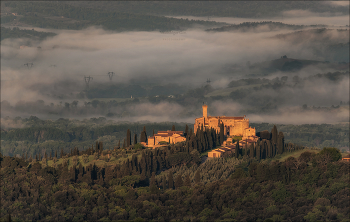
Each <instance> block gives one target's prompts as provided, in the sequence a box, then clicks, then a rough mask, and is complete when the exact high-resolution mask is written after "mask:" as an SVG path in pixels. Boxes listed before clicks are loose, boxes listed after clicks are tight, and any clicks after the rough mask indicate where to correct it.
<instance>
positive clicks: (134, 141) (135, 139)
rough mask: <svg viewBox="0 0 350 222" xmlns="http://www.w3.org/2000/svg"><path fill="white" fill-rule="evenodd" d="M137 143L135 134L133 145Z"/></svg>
mask: <svg viewBox="0 0 350 222" xmlns="http://www.w3.org/2000/svg"><path fill="white" fill-rule="evenodd" d="M136 143H137V134H136V133H135V135H134V145H135V144H136Z"/></svg>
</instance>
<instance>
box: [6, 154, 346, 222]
mask: <svg viewBox="0 0 350 222" xmlns="http://www.w3.org/2000/svg"><path fill="white" fill-rule="evenodd" d="M169 151H170V152H171V150H169ZM169 151H165V153H166V152H169ZM151 152H155V153H156V152H157V151H155V150H154V151H151ZM158 152H160V151H158ZM165 153H163V154H165ZM150 157H151V154H150V153H149V154H143V156H142V157H141V160H140V165H139V166H141V165H143V166H142V167H141V168H142V169H141V174H142V173H144V174H145V176H146V177H149V180H148V181H149V182H148V183H143V182H142V181H141V180H140V178H141V176H140V175H137V174H136V173H135V174H134V173H131V174H130V170H131V172H137V171H139V169H138V167H137V165H135V164H134V163H135V160H136V158H137V157H133V159H132V160H131V161H129V162H128V166H129V167H127V166H126V164H125V165H124V167H122V168H120V169H118V170H116V171H113V170H111V169H109V168H98V167H96V165H92V166H89V167H86V168H83V167H81V166H80V165H79V166H78V167H77V168H70V169H69V168H68V167H67V165H66V164H64V165H61V166H59V167H57V168H53V167H47V166H46V167H44V166H43V165H42V164H40V163H38V162H36V163H29V162H26V161H25V160H24V159H22V158H16V157H8V156H0V160H1V161H0V163H1V171H0V172H1V176H2V182H3V185H2V189H1V203H2V206H1V211H0V218H1V219H2V220H7V219H8V217H11V218H12V219H13V220H16V219H23V220H55V221H57V220H99V219H103V220H139V221H148V220H165V221H169V220H171V219H177V220H183V221H191V220H195V221H197V220H198V221H199V220H206V221H208V220H209V221H210V220H214V219H221V220H225V219H231V220H232V219H234V220H238V221H247V220H248V221H257V220H262V221H263V220H266V219H270V220H272V221H276V220H279V221H281V220H286V219H290V220H293V221H312V220H344V219H346V218H348V217H349V211H348V207H349V202H348V199H349V187H348V179H349V171H348V169H349V162H345V161H340V158H341V155H340V153H339V151H338V150H337V149H335V148H325V149H323V150H322V151H321V152H320V153H319V154H314V153H310V152H308V151H306V152H304V153H302V154H301V155H300V157H299V158H294V157H289V158H288V159H287V160H286V161H284V162H278V161H272V162H266V161H257V160H253V159H250V160H248V161H244V162H241V164H239V165H238V166H237V167H236V169H235V171H234V172H233V173H232V174H231V176H230V177H229V178H227V179H224V180H216V181H213V182H209V183H206V184H204V183H202V181H201V179H200V178H201V175H200V174H205V173H206V172H203V171H202V172H201V173H199V171H198V170H197V171H196V172H195V173H194V174H195V176H194V179H190V178H189V176H188V175H184V178H182V177H181V175H180V174H178V175H173V174H172V171H171V170H169V171H168V172H166V174H165V175H166V176H163V178H164V179H163V180H159V181H158V180H155V174H156V172H155V171H152V170H151V168H153V167H154V166H155V165H153V164H152V160H153V159H154V157H155V156H153V157H152V158H151V159H150ZM219 165H220V164H219ZM143 169H145V170H143ZM128 171H129V172H128ZM150 172H152V173H150ZM295 212H297V213H295Z"/></svg>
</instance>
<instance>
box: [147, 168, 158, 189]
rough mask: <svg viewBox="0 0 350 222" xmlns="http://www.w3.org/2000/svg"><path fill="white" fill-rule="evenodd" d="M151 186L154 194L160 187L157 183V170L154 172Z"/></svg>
mask: <svg viewBox="0 0 350 222" xmlns="http://www.w3.org/2000/svg"><path fill="white" fill-rule="evenodd" d="M149 188H150V191H151V193H152V194H155V193H157V191H158V187H157V185H156V177H155V172H153V173H152V176H151V181H150V184H149Z"/></svg>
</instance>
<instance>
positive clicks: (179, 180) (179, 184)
mask: <svg viewBox="0 0 350 222" xmlns="http://www.w3.org/2000/svg"><path fill="white" fill-rule="evenodd" d="M182 186H183V180H182V176H181V175H180V174H179V175H177V177H176V180H175V189H178V188H180V187H182Z"/></svg>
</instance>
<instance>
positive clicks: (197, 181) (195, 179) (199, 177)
mask: <svg viewBox="0 0 350 222" xmlns="http://www.w3.org/2000/svg"><path fill="white" fill-rule="evenodd" d="M194 182H195V183H196V184H198V183H200V182H201V175H200V173H199V170H197V171H196V174H195V175H194Z"/></svg>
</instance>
